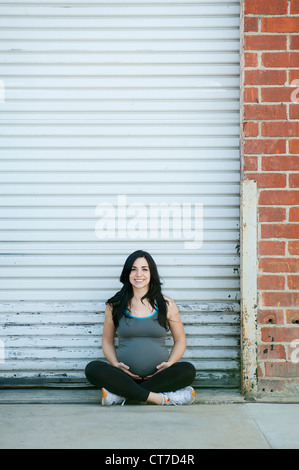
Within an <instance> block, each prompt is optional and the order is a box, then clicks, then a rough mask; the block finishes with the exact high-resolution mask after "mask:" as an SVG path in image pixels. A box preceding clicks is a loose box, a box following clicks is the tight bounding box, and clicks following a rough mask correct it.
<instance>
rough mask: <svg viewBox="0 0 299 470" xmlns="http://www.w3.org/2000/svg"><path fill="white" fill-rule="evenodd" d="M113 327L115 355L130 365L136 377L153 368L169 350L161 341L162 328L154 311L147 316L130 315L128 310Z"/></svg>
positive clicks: (154, 370)
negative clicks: (116, 341)
mask: <svg viewBox="0 0 299 470" xmlns="http://www.w3.org/2000/svg"><path fill="white" fill-rule="evenodd" d="M127 314H128V315H129V318H127V317H126V316H124V315H123V316H122V317H121V319H120V321H119V325H118V328H117V334H118V348H117V359H118V361H119V362H123V363H124V364H126V365H127V366H129V367H130V371H131V372H133V373H134V374H137V375H139V376H140V377H146V376H147V375H151V374H153V373H154V372H157V369H156V366H157V365H159V364H161V362H164V361H167V360H168V358H169V352H168V349H167V348H166V345H165V335H166V330H165V328H163V326H161V325H160V324H159V323H158V312H157V309H156V310H155V312H154V313H153V314H152V315H150V316H148V317H142V318H140V317H134V316H132V315H131V314H130V313H129V312H128V311H127Z"/></svg>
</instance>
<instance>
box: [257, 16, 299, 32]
mask: <svg viewBox="0 0 299 470" xmlns="http://www.w3.org/2000/svg"><path fill="white" fill-rule="evenodd" d="M298 30H299V17H285V18H275V17H274V18H267V17H264V18H262V23H261V31H262V33H297V32H298Z"/></svg>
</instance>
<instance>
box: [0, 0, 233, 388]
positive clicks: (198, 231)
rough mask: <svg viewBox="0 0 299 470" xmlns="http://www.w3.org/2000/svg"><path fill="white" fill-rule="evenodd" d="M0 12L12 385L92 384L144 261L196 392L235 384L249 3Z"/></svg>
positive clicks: (5, 379) (28, 5)
mask: <svg viewBox="0 0 299 470" xmlns="http://www.w3.org/2000/svg"><path fill="white" fill-rule="evenodd" d="M0 7H1V18H0V25H1V31H0V37H1V44H0V48H1V49H0V55H1V64H2V65H1V79H2V81H1V88H2V89H1V92H2V95H3V96H2V98H3V99H2V102H1V103H0V112H1V128H0V133H1V140H0V147H1V148H0V152H1V173H0V191H1V199H0V204H1V206H0V215H1V233H0V234H1V266H2V267H1V274H0V275H1V283H0V323H1V330H0V334H1V342H0V349H1V358H0V369H1V379H0V380H1V384H2V385H3V384H8V383H11V382H13V383H14V384H24V383H30V384H31V383H49V382H55V383H61V382H62V383H64V382H72V383H75V382H76V383H77V382H84V381H85V377H84V372H83V371H84V368H85V365H86V364H87V362H88V361H90V360H92V359H95V358H101V357H102V352H101V349H100V335H101V328H102V323H103V311H104V307H105V306H104V302H105V301H106V300H107V298H109V297H110V296H111V295H112V294H113V293H114V292H115V291H116V290H118V289H119V288H120V286H121V285H120V283H119V281H118V277H119V275H120V272H121V269H122V265H123V263H124V261H125V259H126V257H127V256H128V255H129V254H130V253H131V252H133V251H135V250H136V249H144V250H147V251H149V252H150V253H151V254H152V256H153V257H154V259H155V260H156V262H157V264H158V267H159V270H160V274H161V276H162V278H163V280H164V293H165V294H166V295H168V296H170V297H172V298H173V299H174V300H175V301H176V302H177V304H178V305H179V307H180V311H181V315H182V318H183V321H184V323H185V328H186V333H187V341H188V349H187V351H186V354H185V358H186V359H188V360H190V361H191V362H193V364H194V365H195V367H196V369H197V377H196V384H197V385H198V386H203V387H210V386H213V387H214V386H215V387H237V386H238V385H239V257H238V246H239V241H238V240H239V179H240V176H239V2H238V1H235V0H231V1H225V0H215V1H214V0H209V1H208V2H207V1H193V0H188V1H186V2H184V1H183V0H181V1H179V2H178V1H169V2H161V1H157V0H154V1H151V2H148V1H142V0H138V1H133V0H132V1H131V2H130V3H127V2H125V1H123V0H118V1H115V2H114V1H111V2H101V1H93V0H91V1H88V3H86V4H85V2H83V1H77V0H65V1H59V0H52V1H51V0H50V1H49V2H46V3H44V2H42V1H37V0H31V1H30V2H26V1H22V0H16V1H14V2H13V3H12V4H9V3H7V2H0ZM168 341H169V343H168V344H169V346H171V340H170V339H169V340H168Z"/></svg>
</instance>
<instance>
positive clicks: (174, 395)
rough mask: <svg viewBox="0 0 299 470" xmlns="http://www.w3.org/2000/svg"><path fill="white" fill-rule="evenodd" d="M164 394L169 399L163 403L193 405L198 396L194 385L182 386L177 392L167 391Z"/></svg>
mask: <svg viewBox="0 0 299 470" xmlns="http://www.w3.org/2000/svg"><path fill="white" fill-rule="evenodd" d="M162 395H163V397H166V400H167V401H166V402H165V403H163V405H191V403H193V402H194V400H195V398H196V394H195V390H194V388H193V387H186V388H182V389H180V390H176V391H175V392H165V393H163V394H162Z"/></svg>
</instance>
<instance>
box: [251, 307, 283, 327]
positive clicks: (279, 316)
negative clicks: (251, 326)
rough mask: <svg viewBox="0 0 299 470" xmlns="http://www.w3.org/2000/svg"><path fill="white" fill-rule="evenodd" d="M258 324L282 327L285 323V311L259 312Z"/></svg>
mask: <svg viewBox="0 0 299 470" xmlns="http://www.w3.org/2000/svg"><path fill="white" fill-rule="evenodd" d="M257 323H258V324H272V325H281V324H283V323H284V321H283V310H261V309H259V310H258V312H257Z"/></svg>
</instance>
